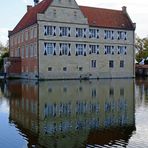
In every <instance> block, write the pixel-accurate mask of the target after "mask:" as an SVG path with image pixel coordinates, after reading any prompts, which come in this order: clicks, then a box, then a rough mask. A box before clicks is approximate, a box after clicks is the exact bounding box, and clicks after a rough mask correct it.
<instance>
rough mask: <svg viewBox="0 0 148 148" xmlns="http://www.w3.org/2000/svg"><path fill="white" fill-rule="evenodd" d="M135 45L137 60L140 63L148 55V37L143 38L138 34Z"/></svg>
mask: <svg viewBox="0 0 148 148" xmlns="http://www.w3.org/2000/svg"><path fill="white" fill-rule="evenodd" d="M135 47H136V50H137V53H136V60H137V62H138V63H139V62H141V60H142V59H146V58H147V57H148V37H146V38H142V39H141V38H140V37H138V36H136V42H135Z"/></svg>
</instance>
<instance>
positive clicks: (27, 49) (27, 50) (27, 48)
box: [25, 45, 29, 58]
mask: <svg viewBox="0 0 148 148" xmlns="http://www.w3.org/2000/svg"><path fill="white" fill-rule="evenodd" d="M25 53H26V58H28V55H29V54H28V53H29V46H28V45H26V52H25Z"/></svg>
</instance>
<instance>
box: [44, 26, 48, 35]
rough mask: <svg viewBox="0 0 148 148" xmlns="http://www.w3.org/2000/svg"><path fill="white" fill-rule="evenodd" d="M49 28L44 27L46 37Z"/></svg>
mask: <svg viewBox="0 0 148 148" xmlns="http://www.w3.org/2000/svg"><path fill="white" fill-rule="evenodd" d="M47 28H48V27H47V26H44V35H45V36H46V35H47Z"/></svg>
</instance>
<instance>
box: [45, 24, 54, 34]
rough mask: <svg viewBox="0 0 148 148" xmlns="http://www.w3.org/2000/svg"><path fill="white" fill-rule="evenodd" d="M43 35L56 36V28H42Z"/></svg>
mask: <svg viewBox="0 0 148 148" xmlns="http://www.w3.org/2000/svg"><path fill="white" fill-rule="evenodd" d="M44 35H45V36H48V35H49V36H56V27H55V26H47V25H45V26H44Z"/></svg>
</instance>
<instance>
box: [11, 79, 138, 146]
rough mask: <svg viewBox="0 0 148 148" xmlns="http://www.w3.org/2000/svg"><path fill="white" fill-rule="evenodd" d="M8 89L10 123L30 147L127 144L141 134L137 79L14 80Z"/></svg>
mask: <svg viewBox="0 0 148 148" xmlns="http://www.w3.org/2000/svg"><path fill="white" fill-rule="evenodd" d="M15 88H18V89H19V91H18V90H17V91H16V90H15ZM8 90H9V92H11V93H10V94H11V99H10V121H11V122H14V123H15V125H16V127H17V128H18V129H19V130H20V133H22V134H23V135H25V137H26V138H27V141H28V147H31V146H32V145H35V146H36V147H37V146H40V147H45V148H46V147H50V148H52V147H53V148H63V147H64V148H70V147H76V148H79V147H84V146H85V147H86V145H92V146H94V145H95V144H98V145H105V144H106V145H109V144H110V145H114V144H118V142H117V141H120V140H122V141H123V143H124V145H127V144H128V140H129V138H130V137H131V135H132V132H133V130H135V118H134V104H133V103H134V95H133V90H134V83H133V81H132V80H127V81H126V80H118V81H117V80H100V81H92V82H91V83H89V81H84V82H83V81H82V82H80V81H52V82H40V83H39V84H35V83H34V82H21V81H16V82H15V81H13V82H9V83H8Z"/></svg>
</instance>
